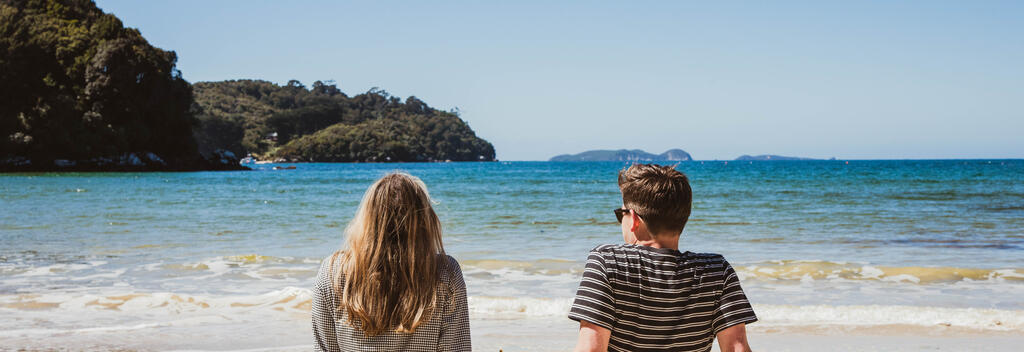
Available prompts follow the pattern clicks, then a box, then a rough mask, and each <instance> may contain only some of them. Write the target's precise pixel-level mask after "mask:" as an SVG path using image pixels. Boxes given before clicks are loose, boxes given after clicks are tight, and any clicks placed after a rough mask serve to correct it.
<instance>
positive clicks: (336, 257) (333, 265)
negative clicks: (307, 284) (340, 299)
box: [316, 250, 342, 288]
mask: <svg viewBox="0 0 1024 352" xmlns="http://www.w3.org/2000/svg"><path fill="white" fill-rule="evenodd" d="M341 258H342V251H340V250H339V251H335V252H334V253H331V255H329V256H327V257H326V258H324V260H323V261H321V262H320V270H319V271H318V272H317V274H316V284H317V286H318V287H324V288H328V287H331V286H332V285H331V281H332V280H331V277H332V276H334V275H337V273H338V265H340V262H341Z"/></svg>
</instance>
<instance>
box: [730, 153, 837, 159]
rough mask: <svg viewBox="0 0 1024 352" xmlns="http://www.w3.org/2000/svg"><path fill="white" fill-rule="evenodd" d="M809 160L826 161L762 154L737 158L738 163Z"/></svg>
mask: <svg viewBox="0 0 1024 352" xmlns="http://www.w3.org/2000/svg"><path fill="white" fill-rule="evenodd" d="M808 160H825V159H814V158H804V157H798V156H782V155H772V154H761V155H746V154H744V155H741V156H740V157H739V158H736V161H808ZM829 160H836V158H832V159H829Z"/></svg>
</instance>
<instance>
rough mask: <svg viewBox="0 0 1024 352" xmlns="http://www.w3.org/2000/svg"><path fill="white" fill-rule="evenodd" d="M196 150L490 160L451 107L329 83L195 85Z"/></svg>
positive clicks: (316, 157)
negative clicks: (352, 92) (351, 93)
mask: <svg viewBox="0 0 1024 352" xmlns="http://www.w3.org/2000/svg"><path fill="white" fill-rule="evenodd" d="M194 89H195V99H196V103H197V108H196V111H197V116H198V119H199V122H200V124H199V125H200V128H199V129H197V130H196V140H197V141H198V142H199V145H200V148H201V149H202V150H209V149H213V148H225V149H228V150H231V151H233V152H235V153H237V154H244V153H253V154H255V155H257V156H258V157H260V158H262V159H285V160H289V161H314V162H374V161H375V162H386V161H441V160H452V161H470V160H473V161H476V160H487V161H489V160H494V147H493V146H492V145H491V144H490V143H488V142H487V141H485V140H483V139H480V138H478V137H477V136H476V135H475V133H474V132H473V130H472V129H470V128H469V126H468V125H466V123H465V122H464V121H462V120H461V119H460V118H459V117H458V115H457V114H456V113H454V112H447V111H441V110H437V109H434V108H431V107H430V106H428V105H427V104H426V103H424V102H423V101H421V100H419V99H417V98H416V97H409V98H407V99H405V101H404V102H403V101H401V100H400V99H399V98H397V97H393V96H390V95H389V94H388V93H387V92H385V91H383V90H377V89H374V90H371V91H369V92H366V93H363V94H359V95H355V96H352V97H349V96H348V95H346V94H345V93H343V92H341V90H339V89H338V88H337V86H335V85H334V84H329V83H324V82H321V81H316V82H314V83H313V84H312V86H311V87H309V88H306V87H305V86H304V85H303V84H302V83H300V82H298V81H294V80H293V81H289V82H288V83H287V84H285V85H284V86H279V85H277V84H274V83H271V82H266V81H258V80H233V81H222V82H199V83H196V84H195V85H194Z"/></svg>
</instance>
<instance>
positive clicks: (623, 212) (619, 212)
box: [612, 208, 640, 223]
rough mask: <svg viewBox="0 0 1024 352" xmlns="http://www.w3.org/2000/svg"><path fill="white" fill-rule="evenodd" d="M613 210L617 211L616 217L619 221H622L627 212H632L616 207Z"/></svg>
mask: <svg viewBox="0 0 1024 352" xmlns="http://www.w3.org/2000/svg"><path fill="white" fill-rule="evenodd" d="M612 211H613V212H615V219H616V220H618V221H619V223H622V217H623V216H626V214H629V212H630V210H629V209H622V208H616V209H615V210H612ZM636 215H637V216H640V214H636Z"/></svg>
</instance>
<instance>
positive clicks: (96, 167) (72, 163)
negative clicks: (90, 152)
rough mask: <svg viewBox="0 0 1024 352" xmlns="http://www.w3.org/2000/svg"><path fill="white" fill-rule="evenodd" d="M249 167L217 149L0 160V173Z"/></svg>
mask: <svg viewBox="0 0 1024 352" xmlns="http://www.w3.org/2000/svg"><path fill="white" fill-rule="evenodd" d="M237 170H251V169H250V168H248V167H245V166H242V165H240V164H239V159H238V157H237V156H236V155H235V154H234V153H232V152H230V151H227V150H222V149H218V150H215V151H213V152H210V153H204V154H200V156H198V157H193V158H176V159H165V158H161V157H160V156H159V155H156V154H154V153H152V152H137V153H123V154H120V155H117V156H112V157H96V158H90V159H84V160H70V159H53V160H32V159H29V158H26V157H21V156H16V157H9V158H5V159H0V172H43V171H114V172H118V171H127V172H138V171H237Z"/></svg>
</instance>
